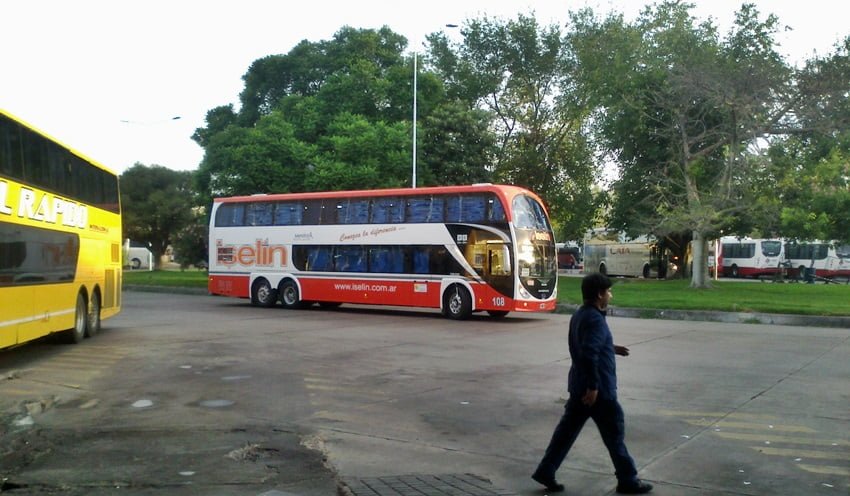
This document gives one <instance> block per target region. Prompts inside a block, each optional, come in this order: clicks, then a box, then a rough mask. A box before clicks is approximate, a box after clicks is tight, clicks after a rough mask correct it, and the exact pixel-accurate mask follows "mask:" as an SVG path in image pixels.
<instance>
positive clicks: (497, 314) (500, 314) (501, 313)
mask: <svg viewBox="0 0 850 496" xmlns="http://www.w3.org/2000/svg"><path fill="white" fill-rule="evenodd" d="M487 313H489V314H490V317H493V318H494V319H503V318H505V316H506V315H507V314H508V311H507V310H487Z"/></svg>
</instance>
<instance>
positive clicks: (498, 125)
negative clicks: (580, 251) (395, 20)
mask: <svg viewBox="0 0 850 496" xmlns="http://www.w3.org/2000/svg"><path fill="white" fill-rule="evenodd" d="M462 34H463V41H462V42H461V43H457V44H451V43H450V42H449V40H448V38H447V37H446V36H445V35H432V36H431V37H429V41H430V43H431V50H430V57H431V61H432V63H433V65H434V67H435V69H436V70H437V72H438V74H440V76H441V77H442V79H443V81H445V84H446V91H447V93H448V94H449V95H450V96H451V97H454V98H456V99H458V100H459V101H462V102H466V104H467V105H469V106H470V107H472V108H482V109H485V110H487V111H488V112H489V113H491V114H492V115H493V121H492V124H491V125H492V127H493V129H495V131H496V154H495V157H494V159H495V160H494V163H493V179H494V180H495V181H497V182H505V183H509V184H517V185H521V186H525V187H527V188H529V189H531V190H533V191H536V192H537V193H538V194H540V195H541V196H542V197H543V198H544V200H545V201H546V202H547V204H548V205H549V207H550V210H551V213H552V214H553V218H554V219H555V221H556V223H557V224H558V225H559V226H560V231H561V232H560V233H559V234H560V235H561V237H562V238H568V239H579V238H580V237H581V233H583V232H584V231H585V230H586V229H587V228H588V227H590V224H591V219H592V216H593V210H594V207H595V205H596V204H598V202H599V199H598V198H597V197H596V196H595V195H594V194H593V193H592V190H591V185H592V183H593V180H594V178H595V173H596V172H597V169H596V168H595V167H594V162H593V161H592V160H591V153H590V147H589V145H588V142H587V140H586V139H585V136H584V134H583V130H582V126H583V125H584V123H585V118H586V116H587V106H586V104H585V101H584V99H583V98H581V97H580V96H579V94H578V93H576V92H574V91H573V88H572V86H573V84H574V81H573V79H572V74H573V69H574V68H573V62H572V60H571V58H570V57H569V53H568V51H567V45H566V44H565V42H564V38H563V35H562V33H561V30H560V28H559V27H558V26H555V25H551V26H540V25H539V24H538V23H537V20H536V19H535V18H534V17H533V16H527V15H520V16H518V17H517V19H515V20H509V21H503V20H499V19H491V18H487V17H484V18H479V19H472V20H469V21H467V23H466V24H465V25H464V27H463V29H462ZM576 205H581V206H582V207H581V208H576Z"/></svg>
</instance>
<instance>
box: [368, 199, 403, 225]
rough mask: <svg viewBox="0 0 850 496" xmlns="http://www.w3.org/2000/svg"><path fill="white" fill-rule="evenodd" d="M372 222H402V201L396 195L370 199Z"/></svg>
mask: <svg viewBox="0 0 850 496" xmlns="http://www.w3.org/2000/svg"><path fill="white" fill-rule="evenodd" d="M371 220H372V224H389V223H396V222H404V202H402V201H401V200H400V199H399V198H396V197H391V196H390V197H379V198H375V199H374V200H372V219H371Z"/></svg>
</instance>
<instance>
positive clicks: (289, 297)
mask: <svg viewBox="0 0 850 496" xmlns="http://www.w3.org/2000/svg"><path fill="white" fill-rule="evenodd" d="M278 293H279V294H280V303H281V305H283V308H290V309H297V308H303V307H304V302H302V301H301V295H300V294H299V292H298V285H297V284H295V281H293V280H292V279H286V280H284V281H283V282H281V283H280V288H279V290H278Z"/></svg>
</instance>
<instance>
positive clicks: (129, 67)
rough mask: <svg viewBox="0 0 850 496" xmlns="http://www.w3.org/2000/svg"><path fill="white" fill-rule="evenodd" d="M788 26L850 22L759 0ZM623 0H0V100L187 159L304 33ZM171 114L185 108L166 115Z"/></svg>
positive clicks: (808, 49)
mask: <svg viewBox="0 0 850 496" xmlns="http://www.w3.org/2000/svg"><path fill="white" fill-rule="evenodd" d="M694 3H696V4H697V5H698V7H697V9H696V10H695V14H696V15H697V16H698V17H700V18H703V19H704V18H708V17H712V18H714V20H715V22H716V23H717V24H718V25H719V26H720V27H721V28H722V31H721V32H725V30H726V29H727V28H728V27H729V26H730V24H731V22H732V19H733V14H734V12H735V11H736V10H737V9H738V7H739V6H740V4H741V2H740V1H732V0H710V1H699V0H697V1H695V2H694ZM754 3H756V4H757V5H758V6H759V10H760V11H761V12H762V14H767V13H768V12H770V13H774V14H776V15H777V16H779V19H780V23H781V24H782V25H786V26H790V27H791V28H793V29H792V30H790V31H784V32H782V33H780V35H779V40H780V42H781V43H782V46H781V47H780V48H779V51H780V53H783V54H785V55H787V56H788V57H789V60H791V61H795V62H799V61H803V60H805V59H806V58H808V57H810V56H811V55H812V54H813V52H815V51H816V52H817V53H819V54H825V53H828V52H830V51H831V50H832V47H833V45H834V44H835V43H836V42H837V41H839V40H840V39H841V38H843V37H844V36H846V35H848V34H850V24H848V22H847V17H846V16H845V15H844V14H845V12H846V9H847V7H846V2H845V1H844V0H841V1H839V0H810V1H808V2H804V1H799V0H796V1H795V0H757V1H755V2H754ZM643 4H644V3H643V2H637V1H628V0H619V1H615V0H545V1H544V0H525V1H523V0H452V1H449V0H428V1H424V2H404V1H399V0H392V1H389V0H386V1H385V0H359V1H351V0H336V1H326V0H310V1H299V2H297V3H295V2H289V1H282V0H277V1H275V0H240V1H238V2H237V1H220V0H203V1H201V0H146V1H144V2H126V1H118V0H73V1H69V0H26V1H23V0H20V1H11V0H0V19H2V27H0V47H2V48H0V68H2V69H0V108H3V109H5V110H8V111H10V112H12V113H13V114H15V115H17V116H18V117H20V118H22V119H24V120H25V121H27V122H29V123H30V124H33V125H35V126H36V127H38V128H40V129H41V130H43V131H46V132H47V133H48V134H50V135H52V136H53V137H55V138H58V139H59V140H61V141H63V142H65V143H66V144H68V145H70V146H72V147H74V148H76V149H77V150H79V151H81V152H83V153H85V154H87V155H89V156H90V157H92V158H94V159H96V160H98V161H100V162H102V163H103V164H105V165H107V166H108V167H110V168H112V169H114V170H116V171H117V172H119V173H120V172H122V171H124V170H125V169H127V168H128V167H130V166H132V165H133V164H134V163H136V162H141V163H143V164H145V165H152V164H158V165H163V166H166V167H170V168H172V169H176V170H191V169H196V168H197V166H198V163H199V162H200V160H201V158H202V156H203V150H202V149H201V148H200V147H199V146H197V145H196V144H195V143H194V142H193V141H192V140H191V139H190V136H191V135H192V133H193V132H194V130H195V129H196V128H198V127H203V126H204V117H205V116H206V113H207V111H208V110H210V109H212V108H214V107H217V106H219V105H227V104H230V103H232V104H234V105H235V106H236V108H238V100H239V92H240V91H241V90H242V88H243V83H242V79H241V78H242V75H243V74H245V72H246V71H247V69H248V67H249V66H250V64H251V63H252V62H253V61H254V60H256V59H258V58H261V57H264V56H266V55H270V54H285V53H287V52H289V50H290V49H291V48H292V47H293V46H295V45H296V44H297V43H298V42H300V41H301V40H304V39H306V40H309V41H320V40H326V39H329V38H331V37H332V36H333V34H334V33H335V32H336V31H337V30H339V28H340V27H342V26H344V25H349V26H353V27H356V28H379V27H381V26H383V25H387V26H389V27H390V28H391V29H393V30H394V31H396V32H398V33H400V34H402V35H404V36H406V37H407V38H408V39H409V40H410V41H411V45H412V46H417V47H421V46H422V42H423V41H424V36H425V35H426V34H428V33H431V32H434V31H438V30H441V29H443V27H444V26H445V25H446V24H447V23H450V24H462V23H463V21H464V20H465V19H469V18H472V17H479V16H482V15H488V16H491V17H499V18H503V19H512V18H515V17H516V15H517V14H518V13H529V12H534V13H535V14H536V17H537V19H538V21H539V22H540V23H541V24H550V23H558V24H562V25H563V24H564V23H565V22H566V20H567V12H568V11H570V10H577V9H578V8H581V7H583V6H585V5H590V6H592V7H594V8H595V9H597V10H598V11H602V12H605V11H609V10H616V11H620V12H623V13H624V14H626V16H627V17H628V18H632V17H633V16H634V15H635V14H636V13H637V12H638V11H639V10H641V8H642V5H643ZM174 117H180V118H179V119H176V120H175V119H174Z"/></svg>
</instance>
